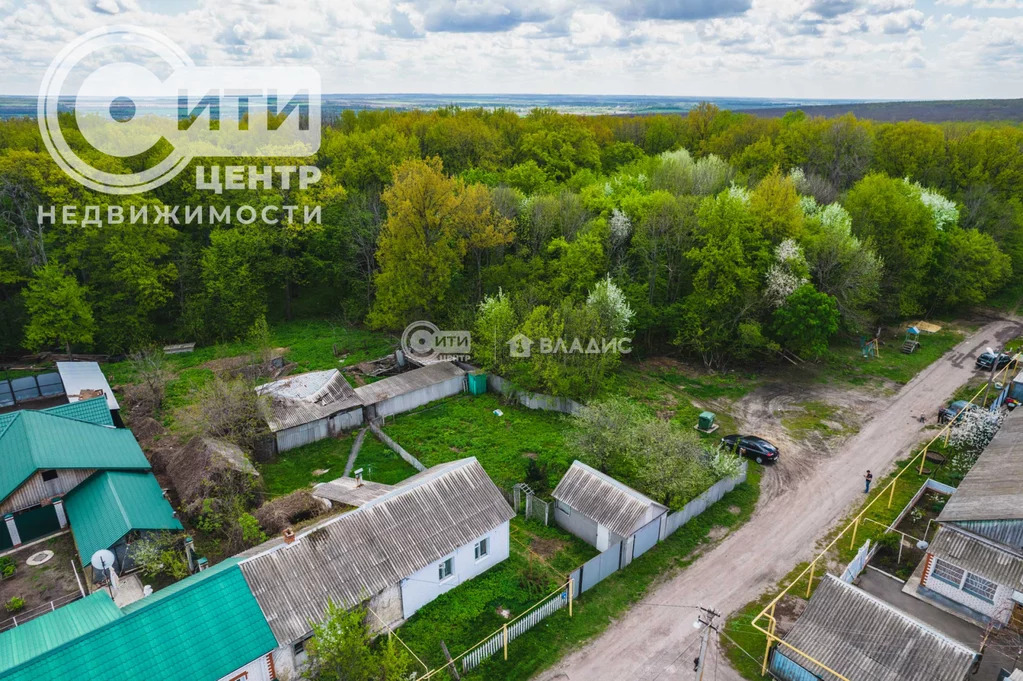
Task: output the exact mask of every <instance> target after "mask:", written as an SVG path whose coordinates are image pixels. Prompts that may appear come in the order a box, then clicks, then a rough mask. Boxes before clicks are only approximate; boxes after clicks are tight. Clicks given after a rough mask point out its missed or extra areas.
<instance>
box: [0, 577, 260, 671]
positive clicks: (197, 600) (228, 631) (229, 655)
mask: <svg viewBox="0 0 1023 681" xmlns="http://www.w3.org/2000/svg"><path fill="white" fill-rule="evenodd" d="M92 598H98V596H93V597H92ZM86 600H89V599H86ZM91 605H92V604H90V607H91ZM67 607H72V606H67ZM66 609H67V608H63V609H61V610H58V611H56V612H53V613H50V614H47V615H44V616H42V617H40V618H38V619H37V620H33V621H32V622H29V624H34V623H36V622H38V623H39V624H38V627H39V628H40V629H41V630H46V629H47V628H48V627H50V622H51V621H53V622H56V621H58V620H60V619H61V618H62V617H63V616H62V615H61V613H62V612H64V610H66ZM97 617H100V615H97ZM51 618H53V619H52V620H51ZM94 623H95V622H94ZM26 626H28V625H26ZM19 628H20V627H19ZM83 628H84V629H88V630H89V631H88V632H87V633H84V634H83V635H81V636H78V637H76V638H73V639H70V640H66V641H63V642H61V641H60V640H59V639H56V638H55V639H53V643H54V645H53V646H47V645H45V644H44V645H41V646H39V647H37V648H36V649H35V652H34V654H33V655H32V657H31V659H27V660H25V661H22V662H19V663H17V664H14V665H9V664H8V659H7V658H0V675H2V676H3V679H4V681H39V680H40V679H100V680H103V681H107V680H112V679H116V680H117V681H153V679H203V680H210V681H212V680H214V679H219V678H221V677H223V676H226V675H227V674H230V673H231V672H233V671H234V670H236V669H238V668H240V667H243V666H245V665H246V664H248V663H249V662H252V661H253V660H256V659H259V658H260V657H261V656H263V655H265V654H266V653H268V652H270V651H271V650H273V649H274V648H276V647H277V644H276V642H275V641H274V638H273V634H272V633H271V632H270V628H269V627H268V626H267V624H266V621H265V620H264V619H263V615H262V613H261V612H260V610H259V605H258V604H257V603H256V599H254V598H253V597H252V594H251V593H249V588H248V585H247V584H246V583H245V578H244V577H243V576H242V573H241V570H239V569H238V560H237V559H234V558H232V559H228V560H226V561H224V562H223V563H220V564H218V565H216V566H214V567H211V568H210V569H208V570H204V571H203V572H200V573H198V574H195V575H192V576H191V577H187V578H186V579H184V580H182V581H180V582H178V583H176V584H174V585H173V586H170V587H168V588H166V589H163V590H161V591H158V592H157V593H156V594H154V595H153V596H149V597H147V598H144V599H142V600H141V601H137V602H136V603H133V604H132V605H131V606H130V607H128V608H125V609H123V610H121V611H120V617H117V618H116V619H113V620H112V621H109V622H106V623H103V624H100V625H99V626H91V625H85V626H84V627H83ZM11 635H12V632H10V631H7V632H4V633H3V634H0V650H2V649H3V648H4V646H5V645H7V643H6V641H4V639H5V638H6V637H8V636H11ZM15 636H16V637H17V635H15ZM5 667H6V668H5Z"/></svg>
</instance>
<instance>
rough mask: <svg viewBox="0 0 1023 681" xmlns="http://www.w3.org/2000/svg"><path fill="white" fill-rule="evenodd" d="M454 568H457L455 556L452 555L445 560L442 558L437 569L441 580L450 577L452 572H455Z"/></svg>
mask: <svg viewBox="0 0 1023 681" xmlns="http://www.w3.org/2000/svg"><path fill="white" fill-rule="evenodd" d="M454 570H455V557H454V556H451V557H450V558H445V559H444V560H442V561H441V563H440V567H439V568H438V570H437V572H438V576H439V577H440V581H442V582H443V581H444V580H445V579H447V578H448V577H450V576H451V573H452V572H454Z"/></svg>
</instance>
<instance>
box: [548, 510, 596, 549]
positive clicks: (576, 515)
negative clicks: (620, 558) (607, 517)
mask: <svg viewBox="0 0 1023 681" xmlns="http://www.w3.org/2000/svg"><path fill="white" fill-rule="evenodd" d="M569 508H570V509H571V510H570V511H565V510H564V509H565V505H564V504H563V503H562V502H560V501H558V502H555V504H554V522H556V523H557V524H558V527H561V528H562V529H564V530H565V531H567V532H569V533H570V534H574V535H575V536H577V537H579V538H580V539H582V540H583V541H584V542H586V543H587V544H589V545H590V546H596V545H597V534H598V533H597V521H595V520H593V519H592V518H589V517H587V516H584V515H583V514H582V513H580V512H579V511H578V510H576V509H574V508H571V507H569ZM605 539H606V537H605ZM604 548H605V549H606V548H607V546H605V547H604ZM602 550H603V549H602Z"/></svg>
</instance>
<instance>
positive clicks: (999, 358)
mask: <svg viewBox="0 0 1023 681" xmlns="http://www.w3.org/2000/svg"><path fill="white" fill-rule="evenodd" d="M992 362H994V364H995V371H998V370H999V369H1004V368H1005V367H1007V366H1008V365H1009V364H1012V365H1013V367H1015V366H1016V362H1013V361H1012V355H1007V354H1005V353H1004V352H1000V353H998V354H997V355H995V354H993V353H990V352H985V353H983V354H982V355H981V356H980V357H978V358H977V368H978V369H984V370H986V371H991V363H992Z"/></svg>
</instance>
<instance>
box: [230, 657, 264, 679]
mask: <svg viewBox="0 0 1023 681" xmlns="http://www.w3.org/2000/svg"><path fill="white" fill-rule="evenodd" d="M270 655H271V654H270V653H267V654H266V655H264V656H263V657H260V658H258V659H256V660H253V661H252V662H250V663H248V664H247V665H245V666H244V667H242V668H240V669H235V670H234V671H233V672H231V673H230V674H228V675H226V676H222V677H220V679H219V681H270V680H271V678H272V677H271V676H270V665H271V662H270Z"/></svg>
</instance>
